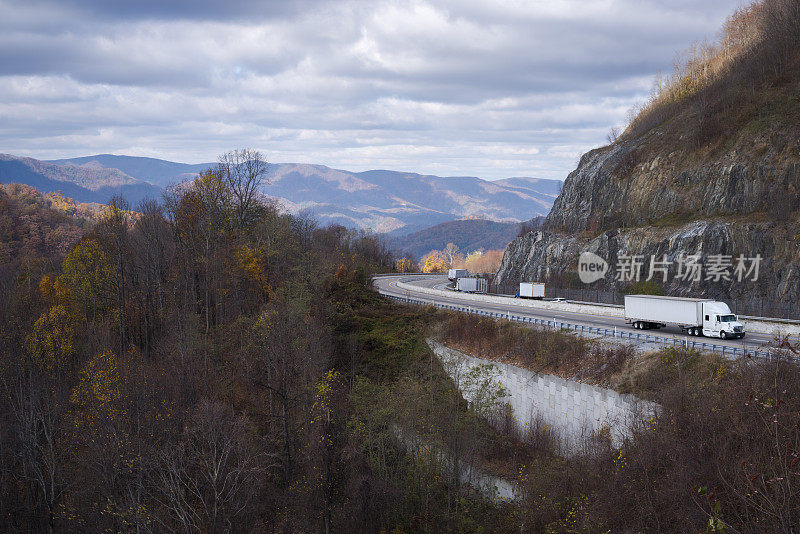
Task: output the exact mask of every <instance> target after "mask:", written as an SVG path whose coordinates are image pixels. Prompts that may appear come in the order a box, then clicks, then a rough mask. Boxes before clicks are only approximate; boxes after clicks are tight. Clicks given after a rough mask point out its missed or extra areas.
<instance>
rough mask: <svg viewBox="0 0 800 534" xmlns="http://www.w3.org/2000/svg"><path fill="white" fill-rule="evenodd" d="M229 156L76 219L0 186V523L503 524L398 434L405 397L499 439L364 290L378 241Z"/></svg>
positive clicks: (415, 331) (472, 432) (381, 253)
mask: <svg viewBox="0 0 800 534" xmlns="http://www.w3.org/2000/svg"><path fill="white" fill-rule="evenodd" d="M228 170H229V171H231V172H230V173H219V172H218V173H207V174H204V175H202V176H201V177H200V178H198V179H197V180H195V181H194V182H191V183H187V184H184V185H183V186H181V187H178V188H176V189H174V190H172V191H171V192H170V193H169V194H168V195H167V197H166V198H165V200H164V202H163V203H159V202H156V201H145V202H143V203H141V204H139V205H138V206H136V207H135V210H132V209H131V207H130V206H129V205H128V204H127V203H126V202H125V201H124V200H122V199H119V198H115V199H113V201H112V202H111V203H110V204H109V205H108V206H106V207H105V208H104V211H103V212H102V214H101V215H100V216H99V217H98V219H97V221H96V222H94V223H89V222H88V221H84V220H82V219H77V218H75V217H73V216H70V215H68V214H66V213H64V212H61V211H57V210H56V209H54V208H53V207H51V205H50V203H49V202H48V201H47V200H46V199H45V198H44V197H42V196H41V195H40V194H38V193H36V192H35V191H33V190H31V189H30V188H26V187H18V186H10V187H9V191H10V193H8V194H6V193H3V192H2V191H0V208H2V211H1V212H0V214H2V217H1V218H0V228H2V233H0V238H1V239H2V252H3V255H4V256H3V257H4V259H3V262H2V268H3V272H2V284H0V317H2V328H0V530H3V531H27V532H42V531H59V532H62V531H84V532H100V531H114V532H120V531H139V532H172V531H181V532H251V531H257V532H264V531H270V532H271V531H282V532H314V531H335V532H378V531H380V530H382V529H383V530H386V531H389V530H392V529H394V528H397V529H398V530H397V531H398V532H399V531H409V530H419V531H431V530H435V531H441V530H454V529H456V530H458V529H462V528H467V529H468V530H473V529H474V528H477V526H478V525H480V524H485V525H490V524H492V523H497V524H498V525H499V524H502V523H500V522H497V520H498V518H499V517H500V516H499V515H498V514H500V511H501V508H499V507H495V506H493V505H490V504H489V503H488V502H487V501H485V500H484V499H483V498H482V497H479V496H470V494H469V493H468V492H465V488H460V486H459V484H458V483H457V480H456V482H454V481H453V480H451V479H448V478H443V477H442V473H441V471H440V470H439V468H438V467H437V466H436V465H435V464H431V463H430V462H429V460H426V459H425V458H424V457H417V456H415V455H412V454H408V453H407V451H406V450H405V449H404V448H403V446H402V441H400V442H398V440H397V434H396V431H395V430H393V429H394V428H396V427H395V426H394V425H395V424H396V421H399V420H400V418H401V415H400V414H402V413H406V415H407V416H409V417H411V418H412V419H411V421H414V422H415V424H416V423H418V422H420V421H425V420H426V418H427V419H428V421H429V422H428V423H427V425H428V426H427V430H426V432H431V431H434V433H432V434H430V436H431V437H436V436H443V435H446V434H443V433H450V435H459V436H464V437H463V438H459V441H458V442H457V443H456V444H457V445H458V446H463V444H464V443H466V442H464V441H463V439H467V437H469V440H470V441H469V443H470V444H472V445H471V446H473V447H474V446H478V445H479V444H480V443H484V444H485V447H489V449H487V450H492V449H497V448H498V447H500V448H501V449H502V448H503V447H507V445H503V441H502V440H500V441H497V443H496V444H492V443H493V441H494V440H492V436H493V435H494V434H493V433H492V432H493V431H490V430H489V429H488V428H487V427H486V425H485V422H482V421H483V420H482V419H481V418H477V417H476V416H475V415H474V414H472V413H471V412H470V411H469V410H468V409H467V407H466V405H464V404H463V401H462V400H461V397H460V395H459V394H458V393H457V392H456V390H455V389H454V388H453V386H452V384H451V383H450V382H449V381H448V380H447V378H446V376H445V375H444V374H443V373H442V372H441V369H440V368H438V367H432V366H431V362H430V359H429V353H428V352H427V351H426V350H425V349H424V344H423V343H422V338H421V333H422V332H423V330H424V324H425V322H426V321H427V320H428V318H429V312H427V311H420V312H407V311H403V310H402V309H401V308H398V307H397V306H394V305H392V304H389V303H387V302H386V301H384V300H383V299H382V298H381V297H379V296H377V295H376V294H375V293H373V292H372V291H371V290H369V288H368V278H367V275H368V274H369V273H370V272H374V271H376V270H381V271H384V270H387V269H389V268H390V266H391V264H392V258H391V256H390V255H389V254H388V253H387V251H386V250H385V249H384V248H383V247H382V245H381V244H380V241H379V240H378V239H377V238H375V237H373V236H370V235H367V234H364V233H360V232H357V231H353V230H347V229H345V228H343V227H339V226H330V227H325V228H322V227H318V226H317V225H316V224H315V223H314V222H313V221H311V220H308V219H300V218H296V217H293V216H290V215H286V214H281V213H279V212H277V211H276V210H275V209H274V208H273V207H271V206H268V205H265V204H262V203H261V202H260V201H259V200H258V197H254V196H252V188H254V187H256V186H257V182H258V180H257V176H256V175H242V174H240V173H238V172H236V168H235V167H231V168H229V169H228ZM256 174H257V171H256ZM432 396H435V397H436V398H437V399H439V400H438V401H436V403H434V404H428V403H423V402H422V398H423V397H424V398H425V399H428V401H432V399H433V397H432ZM443 403H444V404H443ZM411 406H416V407H417V408H415V410H419V412H418V413H417V415H413V416H412V415H411V412H409V411H408V410H409V407H411ZM434 406H438V407H439V408H436V409H434V411H433V412H431V411H430V410H431V409H432V408H433V407H434ZM442 406H448V407H449V408H448V409H449V412H448V414H447V417H446V420H442V421H440V422H437V423H434V421H433V416H436V417H438V416H439V415H440V414H442V412H441V408H442ZM425 414H427V415H425ZM453 425H460V426H459V427H458V428H459V430H458V433H456V434H454V433H453V431H454V429H455V428H456V427H454V426H453ZM440 426H441V433H440V431H439V430H438V428H439V427H440ZM409 428H411V427H409ZM448 429H449V430H448ZM476 432H478V433H476ZM438 439H443V438H441V437H440V438H438ZM478 440H479V441H478ZM481 446H482V447H483V446H484V445H481ZM459 525H461V526H459Z"/></svg>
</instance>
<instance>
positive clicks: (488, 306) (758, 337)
mask: <svg viewBox="0 0 800 534" xmlns="http://www.w3.org/2000/svg"><path fill="white" fill-rule="evenodd" d="M400 281H402V282H403V283H405V284H410V285H411V286H418V287H426V288H432V289H441V290H446V289H445V286H446V285H447V284H448V280H447V276H444V275H428V276H408V275H397V276H385V277H380V278H375V280H374V282H373V283H374V286H375V288H376V289H377V290H378V292H379V293H381V294H384V295H392V296H396V297H406V298H413V299H417V300H421V301H424V302H430V303H432V304H434V303H438V304H444V305H451V306H462V307H467V306H469V307H470V308H471V309H473V310H481V311H487V312H494V313H510V314H512V315H515V316H519V317H526V318H528V317H530V318H536V319H544V320H556V321H561V322H567V323H572V324H578V325H584V326H592V327H595V328H598V327H599V328H616V329H617V331H623V332H632V333H634V334H636V333H639V334H641V333H643V332H647V333H650V334H654V335H658V336H661V337H668V338H676V339H678V340H681V341H683V340H688V341H689V342H692V341H702V340H707V341H708V342H709V343H713V344H715V345H725V346H728V347H731V348H738V349H745V350H748V351H752V350H758V349H759V348H761V347H763V346H764V345H765V344H767V343H768V342H770V341H772V336H770V335H768V334H753V333H748V334H747V336H746V337H745V338H744V339H737V340H721V339H717V338H704V337H699V338H698V337H693V336H687V335H684V334H682V333H681V330H680V329H679V328H677V327H666V328H661V329H658V330H645V331H642V330H636V329H634V328H632V327H631V325H629V324H627V323H626V322H625V320H624V319H622V318H619V317H608V316H604V315H601V314H592V313H577V312H572V311H562V310H554V309H537V308H531V307H530V306H525V305H518V306H516V305H507V304H505V303H502V302H497V298H496V297H494V296H493V295H483V297H484V298H483V299H481V300H480V301H476V300H472V299H469V300H467V299H465V298H463V296H462V295H461V294H459V293H458V292H456V291H449V290H446V291H447V293H448V294H447V295H441V296H440V295H432V294H429V293H423V292H421V291H414V290H413V289H403V288H399V287H397V283H398V282H400Z"/></svg>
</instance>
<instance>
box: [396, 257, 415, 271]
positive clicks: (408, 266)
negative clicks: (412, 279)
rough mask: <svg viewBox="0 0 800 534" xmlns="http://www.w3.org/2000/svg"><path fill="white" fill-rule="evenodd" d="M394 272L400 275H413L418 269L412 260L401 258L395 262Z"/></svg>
mask: <svg viewBox="0 0 800 534" xmlns="http://www.w3.org/2000/svg"><path fill="white" fill-rule="evenodd" d="M394 270H395V271H397V272H399V273H411V272H414V271H415V270H416V269H415V266H414V262H413V261H412V260H411V258H400V259H399V260H397V261H395V262H394Z"/></svg>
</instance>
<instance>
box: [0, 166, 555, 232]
mask: <svg viewBox="0 0 800 534" xmlns="http://www.w3.org/2000/svg"><path fill="white" fill-rule="evenodd" d="M213 166H214V164H213V163H203V164H188V163H176V162H172V161H165V160H160V159H154V158H142V157H133V156H119V155H112V154H99V155H96V156H85V157H79V158H69V159H60V160H52V161H37V160H34V159H31V158H18V157H14V156H0V182H9V181H16V182H21V183H27V184H29V185H33V186H34V187H37V188H40V189H42V190H43V191H52V190H61V191H62V193H63V194H65V195H67V196H71V197H73V198H75V200H77V201H80V202H88V201H92V202H103V201H104V200H107V199H108V198H109V197H110V196H111V195H113V194H124V195H126V196H127V198H128V200H129V201H130V202H131V203H132V204H135V203H136V202H138V201H139V200H140V199H141V198H144V197H158V196H160V195H161V193H162V192H163V190H164V188H165V187H167V186H169V185H171V184H176V183H180V182H183V181H186V180H190V179H193V178H194V177H196V176H197V175H198V174H199V173H200V172H202V171H203V170H205V169H208V168H211V167H213ZM560 186H561V182H560V181H558V180H540V179H535V178H508V179H505V180H498V181H487V180H482V179H480V178H476V177H472V176H453V177H440V176H432V175H423V174H416V173H409V172H398V171H389V170H374V171H366V172H350V171H344V170H337V169H331V168H329V167H325V166H324V165H310V164H300V163H280V164H270V165H269V167H268V177H267V183H265V185H264V186H263V188H262V192H263V193H264V194H266V195H269V196H271V197H274V198H276V199H277V200H278V201H279V202H280V203H281V204H282V205H283V206H284V207H285V208H286V209H287V210H289V211H291V212H293V213H298V212H301V211H302V212H304V213H308V214H311V215H313V216H314V217H315V218H316V219H317V220H318V221H319V222H320V223H321V224H330V223H336V224H343V225H345V226H348V227H356V228H365V229H370V230H372V231H376V232H382V233H390V234H392V235H405V234H408V233H411V232H415V231H417V230H421V229H424V228H429V227H431V226H434V225H437V224H439V223H443V222H447V221H453V220H457V219H464V218H480V219H486V220H490V221H498V222H507V223H513V222H518V221H522V220H528V219H531V218H532V217H535V216H541V215H547V213H549V211H550V207H551V206H552V204H553V201H554V200H555V198H556V196H557V194H558V191H559V190H560Z"/></svg>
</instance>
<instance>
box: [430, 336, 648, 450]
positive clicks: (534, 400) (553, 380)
mask: <svg viewBox="0 0 800 534" xmlns="http://www.w3.org/2000/svg"><path fill="white" fill-rule="evenodd" d="M428 345H429V346H430V347H431V349H432V350H433V352H434V354H436V356H437V357H438V358H439V360H440V361H441V362H442V364H443V366H444V368H445V370H447V372H448V374H450V376H451V378H453V379H454V380H455V381H456V382H458V383H459V385H462V384H463V377H464V375H465V374H466V373H467V372H469V370H470V369H472V368H474V367H477V366H479V365H486V364H492V365H493V366H494V367H495V369H496V371H497V379H498V380H499V381H500V383H501V384H502V385H503V387H504V388H505V389H506V390H507V391H508V393H509V394H508V396H507V397H506V398H505V399H504V400H505V402H507V403H508V404H510V405H511V408H512V409H513V414H514V417H515V419H516V420H517V423H518V424H519V426H520V427H521V428H522V429H523V430H526V429H530V427H531V424H532V423H533V422H534V421H535V420H536V418H537V417H538V418H539V420H540V421H541V422H543V423H545V424H547V425H549V426H551V427H553V428H554V429H555V430H556V431H557V434H558V435H559V436H560V438H561V440H562V442H561V445H562V447H563V449H564V451H565V452H567V453H575V452H579V451H580V450H582V448H583V446H584V444H585V443H586V438H588V437H590V436H591V435H593V434H595V433H598V432H600V431H603V430H604V429H608V431H609V435H610V437H611V441H612V443H613V444H614V445H615V446H619V444H620V443H621V442H622V441H623V439H624V438H625V437H628V436H629V435H630V428H631V425H632V424H633V423H634V422H635V421H636V420H639V421H641V420H645V419H648V418H649V417H652V416H653V414H655V413H656V410H657V407H658V406H657V405H656V404H654V403H652V402H649V401H644V400H641V399H639V398H637V397H635V396H633V395H623V394H621V393H618V392H616V391H614V390H612V389H606V388H601V387H597V386H592V385H590V384H584V383H582V382H577V381H574V380H565V379H563V378H561V377H558V376H553V375H546V374H537V373H534V372H533V371H529V370H527V369H523V368H521V367H517V366H515V365H510V364H506V363H499V362H491V361H488V360H483V359H481V358H475V357H473V356H470V355H468V354H464V353H462V352H459V351H457V350H454V349H451V348H449V347H446V346H445V345H443V344H441V343H438V342H436V341H434V340H428ZM467 400H470V399H467Z"/></svg>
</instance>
